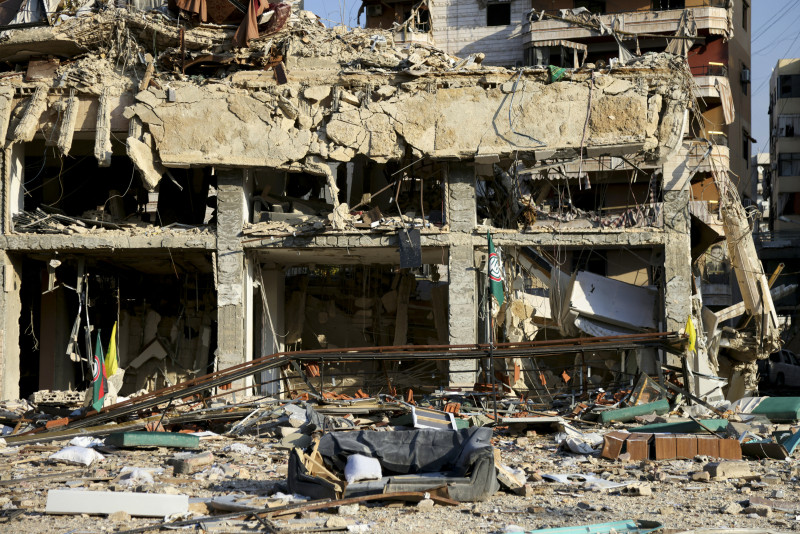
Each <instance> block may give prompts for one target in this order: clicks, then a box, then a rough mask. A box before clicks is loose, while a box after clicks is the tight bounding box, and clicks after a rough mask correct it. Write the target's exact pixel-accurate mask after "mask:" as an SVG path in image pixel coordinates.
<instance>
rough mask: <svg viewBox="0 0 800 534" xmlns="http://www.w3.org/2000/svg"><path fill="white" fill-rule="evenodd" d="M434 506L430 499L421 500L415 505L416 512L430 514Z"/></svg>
mask: <svg viewBox="0 0 800 534" xmlns="http://www.w3.org/2000/svg"><path fill="white" fill-rule="evenodd" d="M434 506H436V504H435V503H434V502H433V501H432V500H431V499H422V500H421V501H419V502H418V503H417V510H418V511H420V512H431V511H433V508H434Z"/></svg>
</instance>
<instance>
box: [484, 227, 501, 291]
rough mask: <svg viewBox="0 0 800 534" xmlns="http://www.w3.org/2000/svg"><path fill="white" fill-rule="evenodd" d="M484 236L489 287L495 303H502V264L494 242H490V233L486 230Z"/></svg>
mask: <svg viewBox="0 0 800 534" xmlns="http://www.w3.org/2000/svg"><path fill="white" fill-rule="evenodd" d="M486 238H487V239H488V240H489V288H490V289H491V290H492V295H494V298H495V299H497V304H499V305H502V304H503V266H502V264H501V263H500V256H499V255H498V254H497V252H495V250H494V243H492V234H490V233H489V232H488V231H487V232H486Z"/></svg>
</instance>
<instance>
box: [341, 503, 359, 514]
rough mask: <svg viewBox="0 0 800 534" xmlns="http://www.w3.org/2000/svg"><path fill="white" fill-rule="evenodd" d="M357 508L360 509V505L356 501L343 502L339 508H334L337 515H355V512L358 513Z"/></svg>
mask: <svg viewBox="0 0 800 534" xmlns="http://www.w3.org/2000/svg"><path fill="white" fill-rule="evenodd" d="M359 509H360V506H359V504H358V503H355V504H345V505H342V506H340V507H339V508H337V509H336V513H337V514H339V515H356V514H358V511H359Z"/></svg>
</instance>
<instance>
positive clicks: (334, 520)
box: [325, 515, 350, 530]
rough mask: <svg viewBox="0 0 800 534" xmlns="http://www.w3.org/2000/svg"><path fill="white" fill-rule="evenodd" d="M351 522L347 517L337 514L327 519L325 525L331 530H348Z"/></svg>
mask: <svg viewBox="0 0 800 534" xmlns="http://www.w3.org/2000/svg"><path fill="white" fill-rule="evenodd" d="M349 524H350V522H349V521H348V520H347V519H345V518H343V517H339V516H336V515H335V516H333V517H330V518H328V520H327V521H325V527H326V528H329V529H331V530H334V529H335V530H347V526H348V525H349Z"/></svg>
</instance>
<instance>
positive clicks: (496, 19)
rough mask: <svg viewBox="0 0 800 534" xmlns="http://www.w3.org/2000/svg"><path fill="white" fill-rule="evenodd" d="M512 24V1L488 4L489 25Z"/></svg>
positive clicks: (487, 23) (487, 17) (487, 16)
mask: <svg viewBox="0 0 800 534" xmlns="http://www.w3.org/2000/svg"><path fill="white" fill-rule="evenodd" d="M509 24H511V3H510V2H503V3H496V4H488V5H487V6H486V25H487V26H508V25H509Z"/></svg>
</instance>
